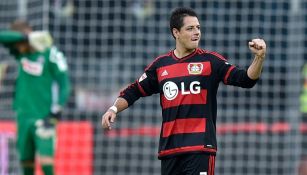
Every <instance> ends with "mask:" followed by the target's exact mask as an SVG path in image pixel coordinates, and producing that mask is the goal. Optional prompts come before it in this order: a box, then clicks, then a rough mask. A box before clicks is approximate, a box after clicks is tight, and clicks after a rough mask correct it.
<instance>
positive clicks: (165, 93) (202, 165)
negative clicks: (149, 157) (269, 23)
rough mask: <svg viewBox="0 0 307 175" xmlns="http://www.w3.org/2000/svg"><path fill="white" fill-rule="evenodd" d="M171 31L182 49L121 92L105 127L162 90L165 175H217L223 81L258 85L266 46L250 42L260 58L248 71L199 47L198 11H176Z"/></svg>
mask: <svg viewBox="0 0 307 175" xmlns="http://www.w3.org/2000/svg"><path fill="white" fill-rule="evenodd" d="M170 30H171V33H172V35H173V37H174V39H175V43H176V48H175V49H174V50H171V51H170V52H168V53H167V54H164V55H161V56H159V57H157V58H156V59H155V60H154V61H153V62H152V63H151V64H149V66H148V67H147V68H146V69H145V72H144V73H143V74H142V75H141V77H140V78H139V79H137V80H136V81H135V82H134V83H132V84H131V85H130V86H128V87H127V88H126V89H124V90H123V91H122V92H121V93H120V95H119V97H118V98H117V99H116V101H115V103H114V105H113V106H111V107H110V108H109V109H108V110H107V112H106V113H105V114H104V115H103V116H102V127H103V128H105V129H111V127H112V125H111V123H113V122H114V121H115V118H116V115H117V113H119V112H120V111H123V110H124V109H126V108H128V107H129V106H131V105H132V104H133V103H134V102H135V101H136V100H138V99H139V98H140V97H145V96H150V95H152V94H155V93H159V94H160V100H161V107H162V117H163V119H162V127H161V134H160V143H159V153H158V158H159V159H161V167H162V168H161V169H162V170H161V172H162V173H161V174H162V175H175V174H189V175H213V174H214V164H215V155H216V151H217V141H216V113H217V99H216V94H217V90H218V86H219V83H220V82H223V83H224V84H226V85H233V86H239V87H243V88H252V87H253V86H254V85H255V84H256V82H257V80H258V79H259V77H260V74H261V70H262V65H263V61H264V57H265V53H266V44H265V42H264V40H262V39H252V40H251V41H250V42H249V43H248V45H249V48H250V50H251V52H252V53H253V54H254V55H255V57H254V59H253V61H252V63H251V65H250V66H249V68H248V69H247V70H243V69H240V68H238V67H236V66H234V65H232V64H230V63H229V62H227V60H226V59H225V58H224V57H223V56H221V55H220V54H218V53H216V52H211V51H207V50H203V49H201V48H199V47H198V44H199V41H200V38H201V27H200V24H199V21H198V17H197V14H196V13H195V12H194V11H193V10H192V9H189V8H177V9H175V10H174V11H173V12H172V14H171V18H170Z"/></svg>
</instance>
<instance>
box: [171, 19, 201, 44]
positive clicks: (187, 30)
mask: <svg viewBox="0 0 307 175" xmlns="http://www.w3.org/2000/svg"><path fill="white" fill-rule="evenodd" d="M173 34H174V36H175V38H176V47H181V48H183V49H186V50H193V49H195V48H197V47H198V44H199V40H200V36H201V32H200V24H199V21H198V19H197V17H194V16H186V17H184V18H183V26H182V27H181V28H180V30H177V29H175V28H174V29H173Z"/></svg>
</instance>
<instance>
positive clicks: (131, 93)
mask: <svg viewBox="0 0 307 175" xmlns="http://www.w3.org/2000/svg"><path fill="white" fill-rule="evenodd" d="M158 92H159V84H158V79H157V74H156V68H155V65H154V63H152V64H150V65H149V66H148V67H147V68H146V69H145V71H144V73H143V74H142V75H141V77H140V78H139V79H137V80H136V81H135V82H134V83H132V84H130V85H129V86H128V87H127V88H125V89H124V90H123V91H121V92H120V95H119V97H122V98H124V99H126V100H127V102H128V105H129V106H131V105H132V104H133V103H134V102H135V101H136V100H138V99H139V98H140V97H146V96H150V95H152V94H156V93H158Z"/></svg>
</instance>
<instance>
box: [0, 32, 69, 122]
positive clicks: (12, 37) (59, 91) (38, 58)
mask: <svg viewBox="0 0 307 175" xmlns="http://www.w3.org/2000/svg"><path fill="white" fill-rule="evenodd" d="M26 40H27V39H26V37H25V36H24V35H23V34H21V33H19V32H13V31H2V32H0V43H2V44H3V45H4V46H6V47H7V48H9V49H10V53H11V54H12V55H14V57H15V58H16V60H17V61H18V64H19V66H18V77H17V80H16V87H15V98H14V104H13V108H14V110H15V111H16V112H17V115H18V116H22V115H25V116H33V117H34V118H42V117H45V116H47V115H48V114H49V113H50V112H51V108H52V105H54V104H56V105H60V106H63V105H64V104H65V103H66V101H67V99H68V97H69V92H70V83H69V78H68V72H67V63H66V58H65V57H64V55H63V53H62V52H60V51H59V50H58V49H57V48H56V47H54V46H52V47H51V48H48V49H46V50H45V51H43V52H31V53H26V54H20V53H18V52H17V51H16V50H14V44H15V43H17V42H21V41H26Z"/></svg>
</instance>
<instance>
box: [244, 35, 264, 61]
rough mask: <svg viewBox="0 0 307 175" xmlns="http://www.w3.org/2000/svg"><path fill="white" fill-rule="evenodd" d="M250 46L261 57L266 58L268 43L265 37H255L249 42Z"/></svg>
mask: <svg viewBox="0 0 307 175" xmlns="http://www.w3.org/2000/svg"><path fill="white" fill-rule="evenodd" d="M248 47H249V49H250V50H251V51H252V53H253V54H255V55H256V56H257V57H259V58H264V56H265V53H266V44H265V41H264V40H263V39H259V38H257V39H253V40H252V41H250V42H248Z"/></svg>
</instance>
